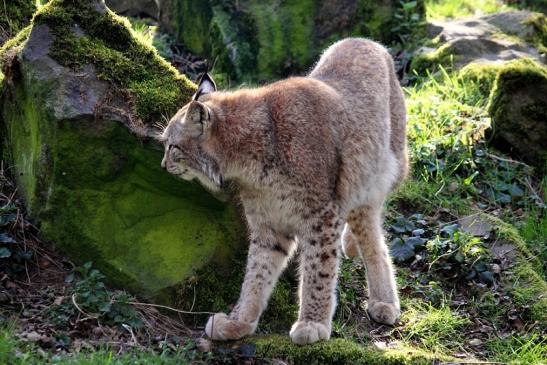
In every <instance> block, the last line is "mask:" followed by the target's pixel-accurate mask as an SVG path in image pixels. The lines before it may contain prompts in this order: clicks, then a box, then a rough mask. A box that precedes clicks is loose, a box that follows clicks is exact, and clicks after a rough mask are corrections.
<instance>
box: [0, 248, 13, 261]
mask: <svg viewBox="0 0 547 365" xmlns="http://www.w3.org/2000/svg"><path fill="white" fill-rule="evenodd" d="M10 256H11V251H10V250H9V249H8V248H6V247H0V259H5V258H7V257H10Z"/></svg>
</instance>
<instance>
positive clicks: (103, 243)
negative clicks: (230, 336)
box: [0, 0, 245, 301]
mask: <svg viewBox="0 0 547 365" xmlns="http://www.w3.org/2000/svg"><path fill="white" fill-rule="evenodd" d="M1 56H2V59H3V70H4V74H5V79H4V82H3V89H2V95H1V99H0V100H1V104H0V105H1V119H2V120H3V126H2V137H3V138H2V154H3V157H4V159H5V160H6V159H7V160H9V161H10V162H11V166H12V167H11V170H10V171H11V172H12V173H13V175H14V177H15V178H16V181H17V185H18V188H19V192H20V194H21V195H22V196H23V198H24V200H25V202H26V207H27V209H28V211H29V213H30V215H31V217H32V218H33V219H34V220H35V221H36V222H37V223H39V224H40V228H41V231H42V234H43V236H44V237H45V238H46V239H49V240H51V241H53V242H54V243H55V244H56V245H57V246H58V247H59V248H60V249H61V250H62V251H64V252H65V253H67V254H68V255H69V257H70V258H71V259H73V260H74V261H75V262H77V263H80V264H81V263H83V262H86V261H93V262H94V264H95V266H96V267H98V268H99V269H100V270H101V271H103V272H104V273H105V274H106V275H107V277H108V279H109V281H110V282H112V283H115V284H117V285H119V286H122V287H124V288H128V289H132V290H133V291H134V292H136V293H139V294H141V295H143V296H148V297H154V298H161V299H163V300H164V301H168V300H169V301H171V300H172V299H173V298H172V297H170V296H169V295H170V294H171V293H172V291H170V290H169V289H170V288H173V287H174V286H178V285H179V284H180V283H181V282H184V280H185V279H187V278H189V277H191V276H193V275H194V274H195V272H196V271H200V270H201V271H203V270H204V268H206V267H214V268H215V269H218V270H213V272H212V274H213V275H216V274H217V273H220V272H221V271H222V270H221V269H222V267H231V265H232V263H231V258H232V256H233V252H236V251H237V249H236V248H237V247H238V245H240V244H241V243H242V242H243V241H244V232H245V230H244V226H243V225H242V223H241V219H240V215H239V213H238V211H237V209H236V207H235V205H234V204H231V203H224V202H221V201H219V200H217V199H216V198H215V197H213V196H212V195H210V194H209V193H207V192H206V191H205V190H203V189H202V188H201V187H200V186H199V185H198V184H195V183H188V182H183V181H181V180H178V179H176V178H175V177H173V176H171V175H169V174H168V173H167V172H165V171H163V170H162V169H161V168H160V161H161V157H162V150H161V146H159V145H158V144H157V143H156V142H155V141H154V139H153V138H150V137H151V136H153V135H154V134H155V133H157V132H158V130H157V129H155V128H154V124H156V123H160V122H162V120H163V119H164V118H168V117H169V116H170V115H172V114H173V113H174V112H175V111H176V110H177V109H178V108H179V107H181V106H182V105H183V104H184V103H185V102H187V101H188V100H189V98H190V96H191V95H192V94H193V93H194V91H195V88H196V87H195V85H194V84H193V83H191V82H190V81H189V80H188V79H187V78H186V77H184V76H183V75H180V74H178V73H177V71H176V70H175V69H174V68H172V67H171V66H170V65H169V64H168V63H167V62H165V61H164V60H163V59H161V58H160V57H159V56H158V55H157V53H156V51H155V50H154V49H152V48H149V47H147V46H146V45H143V44H141V43H139V41H137V40H136V38H135V37H133V34H132V30H131V28H130V25H129V24H128V23H127V22H126V21H125V20H123V19H122V18H119V17H117V16H116V15H115V14H113V13H112V12H110V11H109V10H107V8H106V6H105V5H104V2H103V1H99V0H94V1H89V0H53V1H51V2H50V3H49V4H48V5H46V6H44V7H43V8H42V9H40V10H39V12H38V13H37V14H36V15H35V17H34V20H33V24H32V25H31V26H29V27H28V28H26V29H25V30H24V31H23V32H22V33H21V34H20V35H19V36H18V37H16V39H14V40H13V41H11V42H9V44H6V46H5V47H4V48H3V49H2V51H1ZM219 275H220V274H219ZM214 279H215V280H209V285H212V284H215V283H217V284H218V283H220V282H223V281H225V279H223V278H221V277H216V276H214ZM211 283H212V284H211Z"/></svg>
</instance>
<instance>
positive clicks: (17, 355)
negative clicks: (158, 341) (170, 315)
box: [0, 328, 207, 365]
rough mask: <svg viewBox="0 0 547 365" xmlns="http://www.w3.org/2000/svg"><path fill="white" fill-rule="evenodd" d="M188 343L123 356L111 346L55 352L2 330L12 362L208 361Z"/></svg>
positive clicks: (125, 364)
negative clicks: (70, 351) (40, 349)
mask: <svg viewBox="0 0 547 365" xmlns="http://www.w3.org/2000/svg"><path fill="white" fill-rule="evenodd" d="M192 348H194V344H193V343H191V342H188V343H187V344H186V345H185V346H181V347H180V348H178V349H177V350H175V351H173V350H171V349H170V348H168V347H166V348H164V349H160V351H158V352H154V351H151V350H146V349H139V348H138V347H136V349H135V350H134V351H129V352H126V353H124V354H123V355H119V354H116V353H115V352H113V351H112V350H109V349H108V348H107V347H104V348H102V349H98V350H94V351H92V352H86V351H82V352H79V353H76V354H66V353H65V354H63V353H60V354H53V353H47V352H44V351H40V352H38V351H37V348H36V347H35V346H33V345H30V344H27V343H24V342H23V341H20V340H17V339H16V338H15V337H14V335H13V332H12V331H11V330H10V329H9V328H3V329H0V364H9V365H35V364H41V365H42V364H43V365H48V364H55V365H96V364H101V365H152V364H153V365H185V364H199V363H206V362H207V357H204V356H203V355H202V354H200V353H197V352H196V351H195V349H194V350H191V349H192Z"/></svg>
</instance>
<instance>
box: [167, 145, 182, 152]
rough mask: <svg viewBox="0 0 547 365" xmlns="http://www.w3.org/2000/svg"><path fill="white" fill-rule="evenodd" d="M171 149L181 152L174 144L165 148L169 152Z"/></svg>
mask: <svg viewBox="0 0 547 365" xmlns="http://www.w3.org/2000/svg"><path fill="white" fill-rule="evenodd" d="M172 149H177V150H179V151H181V152H182V149H181V148H180V147H179V146H176V145H174V144H170V145H169V147H168V148H167V150H168V151H171V150H172Z"/></svg>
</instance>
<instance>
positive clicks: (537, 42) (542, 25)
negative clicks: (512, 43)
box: [524, 2, 547, 53]
mask: <svg viewBox="0 0 547 365" xmlns="http://www.w3.org/2000/svg"><path fill="white" fill-rule="evenodd" d="M546 3H547V2H546ZM546 6H547V5H546ZM524 23H525V24H526V25H531V26H532V27H533V28H534V33H533V35H532V36H531V37H530V38H528V39H527V41H528V42H530V43H531V44H533V45H534V46H535V47H536V48H537V49H538V51H539V52H541V53H547V16H545V14H541V13H535V14H533V15H532V16H531V17H530V19H528V20H526V21H525V22H524Z"/></svg>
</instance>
